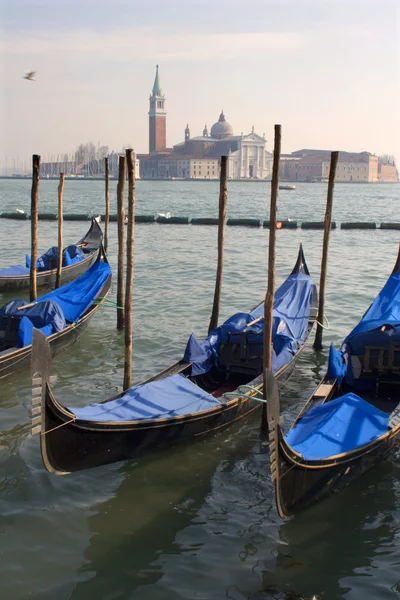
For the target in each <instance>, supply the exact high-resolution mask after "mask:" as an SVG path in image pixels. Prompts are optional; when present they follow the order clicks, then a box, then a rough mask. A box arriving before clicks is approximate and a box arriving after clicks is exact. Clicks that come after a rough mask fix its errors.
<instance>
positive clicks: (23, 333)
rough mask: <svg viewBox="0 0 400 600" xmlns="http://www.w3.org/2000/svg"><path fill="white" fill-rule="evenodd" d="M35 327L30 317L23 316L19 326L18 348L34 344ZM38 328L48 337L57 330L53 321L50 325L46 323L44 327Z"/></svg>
mask: <svg viewBox="0 0 400 600" xmlns="http://www.w3.org/2000/svg"><path fill="white" fill-rule="evenodd" d="M33 329H34V325H33V323H32V321H31V320H30V319H29V318H28V317H22V319H21V322H20V324H19V327H18V342H17V348H24V346H30V345H31V344H32V332H33ZM36 329H39V330H40V331H41V332H42V333H43V335H45V336H46V337H48V336H49V335H52V334H53V333H55V332H56V329H55V328H54V325H53V324H52V323H49V325H45V326H44V327H37V328H36Z"/></svg>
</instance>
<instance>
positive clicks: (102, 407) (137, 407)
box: [69, 375, 221, 421]
mask: <svg viewBox="0 0 400 600" xmlns="http://www.w3.org/2000/svg"><path fill="white" fill-rule="evenodd" d="M214 406H221V403H220V402H219V401H218V400H216V399H215V398H214V397H213V396H211V395H210V394H207V392H204V391H203V390H202V389H201V388H199V387H198V386H197V385H196V384H194V383H192V382H191V381H190V380H189V379H187V378H186V377H184V376H183V375H172V376H171V377H167V378H165V379H161V380H159V381H152V382H150V383H145V384H144V385H138V386H134V387H132V388H131V389H130V390H128V391H127V392H126V393H125V394H124V395H123V396H122V397H121V398H117V399H116V400H111V401H110V402H105V403H103V404H90V405H89V406H85V407H83V408H69V410H70V411H71V412H73V413H74V414H75V415H76V416H77V417H78V419H83V420H85V421H135V420H137V419H162V418H168V417H176V416H178V415H188V414H190V413H193V412H200V411H202V410H208V409H210V408H213V407H214Z"/></svg>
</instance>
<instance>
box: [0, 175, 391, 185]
mask: <svg viewBox="0 0 400 600" xmlns="http://www.w3.org/2000/svg"><path fill="white" fill-rule="evenodd" d="M0 179H7V180H11V179H12V180H16V181H26V180H28V181H30V180H31V176H28V175H27V176H25V175H21V176H12V175H0ZM40 179H41V181H59V177H58V176H54V177H53V176H52V177H41V178H40ZM65 180H66V181H85V182H86V181H104V176H103V177H68V176H66V177H65ZM110 181H118V178H117V177H110ZM136 181H153V182H155V183H157V182H161V183H165V182H166V181H172V182H179V183H180V182H182V181H183V182H190V183H192V182H197V181H201V182H204V181H206V182H209V183H219V179H209V178H208V179H200V178H196V179H183V178H178V177H174V178H173V179H171V178H168V179H151V178H150V179H143V178H140V179H136ZM228 182H229V183H271V180H270V179H228ZM279 182H280V183H284V184H286V183H288V184H291V185H300V184H302V183H306V184H310V183H317V184H318V183H323V184H326V183H327V181H292V180H290V179H280V180H279ZM341 183H350V184H356V185H362V184H367V185H377V184H385V185H387V184H398V183H400V182H399V181H336V182H335V185H336V184H341Z"/></svg>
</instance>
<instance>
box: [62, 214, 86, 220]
mask: <svg viewBox="0 0 400 600" xmlns="http://www.w3.org/2000/svg"><path fill="white" fill-rule="evenodd" d="M63 218H64V221H89V219H91V218H92V217H91V215H83V214H73V213H67V214H66V215H64V217H63Z"/></svg>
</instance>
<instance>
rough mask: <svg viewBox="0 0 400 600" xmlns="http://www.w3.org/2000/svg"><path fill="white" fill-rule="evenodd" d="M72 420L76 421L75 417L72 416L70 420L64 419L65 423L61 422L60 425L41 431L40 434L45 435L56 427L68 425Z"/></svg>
mask: <svg viewBox="0 0 400 600" xmlns="http://www.w3.org/2000/svg"><path fill="white" fill-rule="evenodd" d="M74 421H76V417H75V416H74V417H72V419H71V420H70V421H66V422H65V423H61V425H57V427H53V429H48V430H47V431H43V432H42V431H41V432H40V435H47V434H48V433H51V432H52V431H55V430H56V429H60V427H64V425H69V424H70V423H73V422H74Z"/></svg>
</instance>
